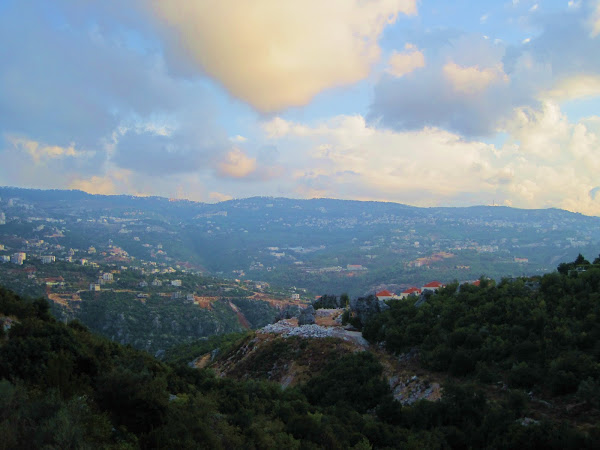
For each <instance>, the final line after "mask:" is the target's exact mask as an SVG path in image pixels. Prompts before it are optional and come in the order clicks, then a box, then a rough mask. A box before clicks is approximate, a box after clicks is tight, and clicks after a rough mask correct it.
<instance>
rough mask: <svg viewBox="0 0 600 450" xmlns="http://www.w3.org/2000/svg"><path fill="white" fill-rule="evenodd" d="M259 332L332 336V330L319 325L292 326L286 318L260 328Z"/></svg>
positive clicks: (310, 336)
mask: <svg viewBox="0 0 600 450" xmlns="http://www.w3.org/2000/svg"><path fill="white" fill-rule="evenodd" d="M258 332H259V333H277V334H281V335H282V336H283V337H289V336H300V337H306V338H325V337H330V336H333V330H332V329H331V328H328V327H322V326H320V325H300V326H294V325H293V324H291V323H289V322H288V321H287V320H280V321H279V322H276V323H272V324H269V325H267V326H265V327H263V328H261V329H260V330H258Z"/></svg>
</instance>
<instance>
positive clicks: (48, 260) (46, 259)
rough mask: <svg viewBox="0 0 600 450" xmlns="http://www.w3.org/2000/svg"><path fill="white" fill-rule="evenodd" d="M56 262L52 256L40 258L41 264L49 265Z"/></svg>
mask: <svg viewBox="0 0 600 450" xmlns="http://www.w3.org/2000/svg"><path fill="white" fill-rule="evenodd" d="M55 261H56V257H55V256H52V255H47V256H42V264H50V263H53V262H55Z"/></svg>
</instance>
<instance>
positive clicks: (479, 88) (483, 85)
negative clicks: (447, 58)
mask: <svg viewBox="0 0 600 450" xmlns="http://www.w3.org/2000/svg"><path fill="white" fill-rule="evenodd" d="M442 70H443V72H444V76H445V77H446V79H447V80H448V81H449V82H450V84H451V85H452V88H453V89H454V90H455V91H456V92H460V93H463V94H468V95H472V94H480V93H481V92H483V91H485V90H486V89H487V88H488V87H489V86H490V85H491V84H493V83H496V82H499V81H502V82H507V81H508V77H507V76H506V74H505V73H504V71H503V70H502V67H500V66H498V67H493V68H484V69H480V68H478V67H476V66H471V67H461V66H459V65H458V64H456V63H454V62H449V63H447V64H446V65H445V66H444V67H443V68H442Z"/></svg>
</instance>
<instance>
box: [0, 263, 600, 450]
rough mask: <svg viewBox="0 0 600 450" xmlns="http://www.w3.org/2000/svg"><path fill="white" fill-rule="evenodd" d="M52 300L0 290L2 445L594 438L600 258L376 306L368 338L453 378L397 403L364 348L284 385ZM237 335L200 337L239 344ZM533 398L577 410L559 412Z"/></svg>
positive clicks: (311, 444)
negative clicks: (241, 377)
mask: <svg viewBox="0 0 600 450" xmlns="http://www.w3.org/2000/svg"><path fill="white" fill-rule="evenodd" d="M344 300H346V299H344ZM49 311H50V310H49V305H48V303H47V302H46V301H45V300H44V299H41V298H38V299H29V298H21V297H19V296H18V295H16V294H14V293H13V292H11V291H9V290H7V289H5V288H0V322H1V325H2V326H0V435H2V436H3V439H2V440H1V441H0V448H3V449H4V448H5V449H12V448H86V447H88V448H89V447H92V448H120V449H127V448H223V449H225V448H236V449H238V448H240V449H243V448H247V449H270V448H290V449H317V448H330V449H347V448H355V449H369V448H409V449H410V448H412V449H422V448H426V449H427V448H431V449H437V448H519V449H530V448H531V449H534V448H545V449H559V448H560V449H563V448H573V449H575V448H578V449H579V448H597V447H598V442H600V427H599V426H598V422H599V421H598V406H599V405H598V401H599V387H598V386H599V382H600V380H599V379H598V373H600V371H599V370H598V368H599V365H598V361H599V359H598V358H599V356H600V339H599V338H600V323H599V321H598V319H599V317H598V314H599V312H600V270H598V269H596V268H594V267H593V266H592V267H590V268H589V269H588V270H587V271H584V272H580V271H577V270H568V271H567V273H566V274H563V273H558V272H557V273H552V274H549V275H545V276H544V277H540V278H535V279H517V280H502V281H501V282H499V283H494V282H493V281H491V280H487V279H484V278H482V279H481V282H480V286H473V285H460V286H459V285H458V284H453V285H449V286H448V287H446V288H445V289H443V290H441V291H440V292H438V293H436V294H434V295H432V296H430V297H429V298H427V301H425V302H424V303H422V304H420V306H418V307H417V306H415V305H414V303H413V302H390V308H389V309H387V310H385V311H383V312H380V313H378V314H375V315H372V316H371V318H370V319H369V320H366V322H365V323H364V326H363V333H364V336H365V337H366V338H368V339H369V340H370V341H371V342H372V343H374V344H375V343H380V344H381V345H382V346H384V347H385V348H386V349H387V350H388V351H390V352H393V353H398V354H401V353H402V352H405V351H407V350H410V349H412V348H418V349H419V351H420V355H421V359H422V363H423V364H424V366H426V367H428V368H429V369H430V370H434V371H438V372H440V373H444V374H446V375H447V382H446V383H445V385H444V386H443V397H442V399H441V400H439V401H437V402H429V401H419V402H416V403H414V404H412V405H410V406H408V405H401V404H400V403H398V402H397V401H396V400H394V398H393V396H392V393H391V391H390V389H389V386H388V383H387V382H386V380H385V378H384V377H383V368H382V366H381V364H380V362H379V361H378V360H377V358H376V356H375V354H374V353H372V352H368V351H367V352H359V353H354V354H349V355H339V356H338V357H333V358H331V361H330V362H329V363H328V364H327V366H326V367H325V368H324V369H323V370H321V371H320V372H319V373H315V374H313V376H312V378H311V379H310V380H309V381H308V382H306V383H304V384H301V385H298V386H295V387H288V388H285V389H284V388H282V387H281V386H280V385H278V384H275V383H270V382H266V381H257V380H246V381H238V380H233V379H228V378H220V377H216V376H215V375H214V374H213V373H212V372H211V371H210V370H208V369H202V370H198V369H193V368H190V367H189V366H188V364H187V362H188V360H187V358H188V355H187V353H186V352H185V351H184V350H182V349H179V350H177V351H175V352H173V353H172V355H171V358H168V360H170V361H173V362H170V363H165V362H161V361H158V360H157V359H155V358H153V357H152V356H150V355H149V354H147V353H144V352H142V351H139V350H136V349H134V348H132V347H130V346H123V345H120V344H117V343H114V342H110V341H108V340H107V339H105V338H103V337H100V336H97V335H95V334H93V333H92V332H90V331H89V330H88V329H87V328H86V327H84V326H83V325H82V324H81V323H79V322H77V321H72V322H70V323H68V324H63V323H60V322H58V321H57V320H55V319H54V318H53V317H52V316H51V315H50V312H49ZM249 333H252V332H249ZM245 338H247V334H240V335H234V336H231V337H228V338H223V337H222V338H219V339H216V340H215V341H214V342H211V343H208V342H206V341H204V342H205V344H206V345H204V346H202V345H200V344H196V346H197V350H199V351H202V352H204V351H209V350H210V347H211V345H210V344H213V343H214V345H217V346H218V345H222V346H224V347H223V348H225V347H227V348H234V347H235V345H236V340H238V339H245ZM201 347H203V348H201ZM222 353H226V351H223V352H222ZM182 356H183V357H182ZM217 357H218V356H217ZM498 383H500V384H498ZM541 399H543V400H541ZM542 401H543V402H545V403H548V404H552V405H562V404H565V405H566V404H576V407H575V409H573V410H572V411H571V414H570V415H569V414H567V415H560V414H553V413H552V412H551V411H554V409H551V408H546V407H544V406H543V405H542V404H540V403H539V402H542ZM562 410H563V409H561V411H562ZM567 410H568V409H567Z"/></svg>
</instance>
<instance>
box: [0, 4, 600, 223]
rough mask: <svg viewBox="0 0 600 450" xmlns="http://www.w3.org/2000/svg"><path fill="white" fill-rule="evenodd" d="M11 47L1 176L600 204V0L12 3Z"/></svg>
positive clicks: (187, 190) (235, 191)
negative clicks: (598, 193)
mask: <svg viewBox="0 0 600 450" xmlns="http://www.w3.org/2000/svg"><path fill="white" fill-rule="evenodd" d="M0 61H2V64H0V185H11V186H22V187H34V188H52V189H83V190H85V191H88V192H92V193H103V194H120V193H125V194H133V195H161V196H166V197H174V198H189V199H192V200H198V201H208V202H215V201H220V200H225V199H230V198H241V197H248V196H254V195H265V196H286V197H295V198H312V197H332V198H342V199H359V200H382V201H394V202H400V203H407V204H411V205H418V206H437V205H444V206H459V205H460V206H462V205H475V204H504V205H510V206H515V207H521V208H548V207H557V208H564V209H568V210H571V211H576V212H581V213H584V214H590V215H600V196H596V192H597V191H598V190H599V189H600V177H599V176H598V173H600V1H597V0H571V1H569V0H560V1H558V0H556V1H544V0H538V1H533V0H506V1H481V2H472V1H466V0H465V1H454V2H447V1H427V0H421V1H417V0H329V1H327V2H323V1H322V0H303V1H302V2H298V1H290V0H255V1H253V2H247V1H243V0H219V1H218V2H217V1H211V0H160V1H159V0H121V1H114V0H103V1H100V0H87V1H81V0H56V1H53V2H46V1H42V0H18V1H13V0H0ZM596 197H598V198H596Z"/></svg>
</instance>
